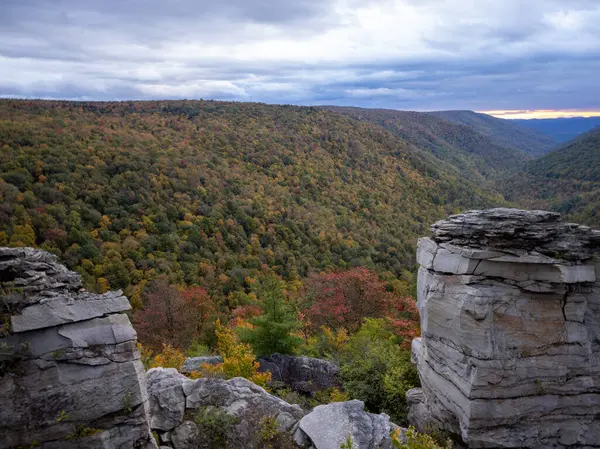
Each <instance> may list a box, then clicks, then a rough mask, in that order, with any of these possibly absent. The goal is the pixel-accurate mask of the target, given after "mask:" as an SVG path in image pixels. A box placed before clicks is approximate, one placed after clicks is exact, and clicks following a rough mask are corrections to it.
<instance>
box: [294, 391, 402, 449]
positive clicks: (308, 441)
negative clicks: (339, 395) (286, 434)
mask: <svg viewBox="0 0 600 449" xmlns="http://www.w3.org/2000/svg"><path fill="white" fill-rule="evenodd" d="M364 408H365V404H364V403H363V402H362V401H357V400H353V401H347V402H334V403H332V404H327V405H319V406H317V407H315V408H314V409H313V411H311V412H310V413H309V414H308V415H306V416H305V417H304V418H302V419H301V420H300V423H299V424H298V429H297V431H296V435H295V441H296V443H297V444H299V445H301V446H305V447H308V446H310V447H312V448H314V449H339V448H340V446H342V445H343V444H345V443H346V442H348V441H352V447H353V448H355V449H391V448H392V440H391V437H390V433H391V432H392V430H393V428H394V427H395V426H394V425H393V424H391V423H390V418H389V416H387V415H386V414H384V413H382V414H380V415H375V414H373V413H367V412H365V410H364Z"/></svg>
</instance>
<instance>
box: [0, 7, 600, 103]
mask: <svg viewBox="0 0 600 449" xmlns="http://www.w3.org/2000/svg"><path fill="white" fill-rule="evenodd" d="M599 23H600V1H599V0H220V1H219V0H1V1H0V96H2V97H35V98H62V99H77V100H84V99H85V100H91V99H93V100H113V99H114V100H122V99H158V98H160V99H164V98H213V99H222V100H242V101H262V102H268V103H295V104H336V105H355V106H364V107H385V108H395V109H413V110H432V109H474V110H486V111H487V110H495V111H503V110H575V111H580V110H584V111H599V110H600V83H599V82H598V79H599V75H598V74H599V73H600V27H599V26H598V24H599Z"/></svg>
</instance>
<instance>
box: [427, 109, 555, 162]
mask: <svg viewBox="0 0 600 449" xmlns="http://www.w3.org/2000/svg"><path fill="white" fill-rule="evenodd" d="M429 114H431V115H434V116H436V117H439V118H442V119H444V120H448V121H450V122H453V123H458V124H460V125H466V126H469V127H471V128H472V129H473V130H475V131H477V132H479V133H481V134H483V135H484V136H487V137H489V138H490V139H491V140H492V141H493V142H494V143H495V144H497V145H500V146H502V147H506V148H513V149H517V150H520V151H522V152H524V153H526V154H529V155H531V156H541V155H543V154H546V153H548V152H549V151H551V150H552V149H554V148H555V147H556V146H557V145H558V143H559V142H558V141H557V140H555V139H554V138H552V137H551V136H547V135H545V134H542V133H540V132H538V131H536V130H533V129H530V128H527V127H524V126H521V125H520V124H519V123H514V121H513V120H504V119H500V118H496V117H492V116H491V115H487V114H481V113H478V112H473V111H433V112H429Z"/></svg>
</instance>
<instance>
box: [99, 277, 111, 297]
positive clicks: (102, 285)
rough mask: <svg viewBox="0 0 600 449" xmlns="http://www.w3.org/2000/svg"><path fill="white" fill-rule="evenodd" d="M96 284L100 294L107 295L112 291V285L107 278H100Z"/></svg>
mask: <svg viewBox="0 0 600 449" xmlns="http://www.w3.org/2000/svg"><path fill="white" fill-rule="evenodd" d="M96 282H97V284H98V290H99V291H100V293H106V292H107V291H109V290H110V284H109V283H108V281H107V280H106V279H105V278H98V280H97V281H96Z"/></svg>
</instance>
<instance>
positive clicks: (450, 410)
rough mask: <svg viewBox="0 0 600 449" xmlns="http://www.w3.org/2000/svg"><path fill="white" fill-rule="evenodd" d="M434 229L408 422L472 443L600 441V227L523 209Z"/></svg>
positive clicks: (472, 216) (422, 278)
mask: <svg viewBox="0 0 600 449" xmlns="http://www.w3.org/2000/svg"><path fill="white" fill-rule="evenodd" d="M432 231H433V237H432V238H422V239H420V240H419V245H418V255H417V259H418V263H419V264H420V269H419V278H418V308H419V311H420V314H421V329H422V336H421V338H418V339H415V340H414V341H413V358H414V361H415V363H416V364H417V366H418V369H419V374H420V377H421V383H422V389H415V390H411V391H410V392H409V394H408V395H407V400H408V401H409V404H411V407H410V415H409V420H411V422H412V423H413V424H415V425H416V426H417V427H418V428H420V429H421V430H430V429H432V428H438V429H443V430H446V431H449V432H451V433H453V434H455V435H457V436H459V437H460V438H461V439H462V440H463V442H464V443H465V444H466V445H467V446H468V447H471V448H487V447H490V448H491V447H503V448H564V447H569V448H592V447H595V448H598V447H600V419H599V416H600V282H599V279H598V278H599V277H600V264H599V263H598V261H597V259H596V258H595V254H597V253H598V252H599V251H600V231H595V230H592V229H590V228H588V227H585V226H580V225H575V224H568V223H563V222H561V221H560V216H559V215H558V214H555V213H551V212H543V211H522V210H516V209H492V210H485V211H471V212H467V213H465V214H460V215H455V216H451V217H449V218H448V219H446V220H442V221H440V222H438V223H436V224H434V225H433V226H432Z"/></svg>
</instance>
